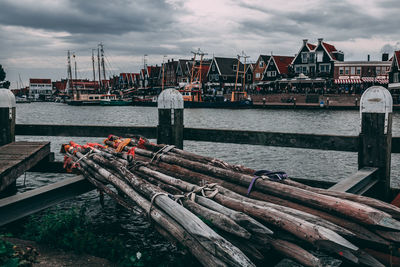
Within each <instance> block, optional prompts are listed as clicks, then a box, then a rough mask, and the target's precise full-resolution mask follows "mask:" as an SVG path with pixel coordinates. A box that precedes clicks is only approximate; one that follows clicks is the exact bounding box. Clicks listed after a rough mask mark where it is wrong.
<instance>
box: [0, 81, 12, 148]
mask: <svg viewBox="0 0 400 267" xmlns="http://www.w3.org/2000/svg"><path fill="white" fill-rule="evenodd" d="M15 109H16V104H15V96H14V94H13V93H12V92H11V91H10V90H8V89H5V88H0V146H3V145H5V144H8V143H11V142H14V141H15Z"/></svg>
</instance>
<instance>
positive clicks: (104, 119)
mask: <svg viewBox="0 0 400 267" xmlns="http://www.w3.org/2000/svg"><path fill="white" fill-rule="evenodd" d="M16 113H17V124H64V125H107V126H110V125H118V126H156V125H157V109H156V108H153V107H131V106H125V107H113V106H110V107H105V106H69V105H65V104H62V103H30V104H17V112H16ZM184 125H185V127H193V128H220V129H237V130H255V131H272V132H288V133H311V134H332V135H357V134H358V133H359V129H360V114H359V112H358V111H334V110H325V109H321V110H269V109H268V110H263V109H248V110H229V109H186V110H185V111H184ZM399 126H400V114H397V113H395V114H394V116H393V136H400V127H399ZM110 134H112V133H110ZM16 139H17V140H18V141H20V140H35V141H42V140H45V141H47V140H48V141H50V142H51V150H52V151H53V152H55V153H56V155H55V156H56V160H58V161H60V160H62V159H63V155H62V154H61V153H59V151H60V147H61V144H62V143H67V142H69V141H70V140H74V141H75V142H77V143H81V144H84V143H86V142H101V141H102V140H103V139H104V138H84V137H79V138H77V137H42V136H17V138H16ZM184 149H186V150H188V151H191V152H194V153H198V154H201V155H206V156H213V157H216V158H219V159H222V160H225V161H227V162H230V163H234V164H242V165H245V166H248V167H251V168H254V169H267V170H273V171H285V172H286V173H288V174H289V176H291V177H299V178H308V179H316V180H326V181H338V180H340V179H343V178H346V177H347V176H349V175H350V174H352V173H354V172H355V171H356V170H357V153H352V152H337V151H323V150H306V149H295V148H283V147H265V146H254V145H239V144H221V143H210V142H196V141H185V142H184ZM399 159H400V156H399V155H397V154H393V155H392V173H391V176H392V186H393V187H400V179H398V177H399V174H400V164H399ZM69 176H71V175H70V174H61V175H60V174H51V173H27V174H26V180H25V185H24V179H21V178H19V179H18V180H17V185H18V190H19V192H24V191H27V190H31V189H33V188H37V187H40V186H43V185H47V184H50V183H54V182H57V181H60V180H62V179H65V178H67V177H69ZM83 203H85V204H86V205H87V208H88V210H89V214H90V217H91V219H92V220H93V222H95V223H97V224H98V225H100V227H102V228H103V229H110V231H115V233H116V234H117V235H120V236H121V237H122V238H123V239H124V240H126V245H127V246H129V247H131V248H132V250H133V251H134V252H136V251H141V252H146V253H148V254H149V255H151V256H152V257H159V258H160V260H162V261H164V262H165V263H170V264H171V265H173V264H174V262H176V261H177V259H179V257H180V253H179V251H177V249H176V248H175V247H174V246H172V245H171V244H170V243H169V242H168V241H166V240H164V239H163V238H161V237H159V236H158V233H157V232H156V231H155V230H154V229H152V227H151V225H150V223H149V222H148V221H147V218H146V217H145V216H142V215H140V214H132V213H129V212H127V211H125V210H124V209H122V208H120V207H119V206H117V205H115V204H114V203H113V201H112V200H110V199H106V202H105V207H104V208H102V207H101V206H100V204H99V201H98V195H97V192H95V191H92V192H90V193H87V194H84V195H81V196H79V197H76V198H74V199H73V200H71V201H68V202H65V203H63V204H62V205H60V207H61V208H69V207H71V206H74V205H82V204H83ZM111 229H112V230H111Z"/></svg>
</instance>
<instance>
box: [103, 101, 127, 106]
mask: <svg viewBox="0 0 400 267" xmlns="http://www.w3.org/2000/svg"><path fill="white" fill-rule="evenodd" d="M100 105H101V106H131V105H132V102H130V101H123V100H117V101H100Z"/></svg>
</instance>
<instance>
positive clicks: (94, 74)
mask: <svg viewBox="0 0 400 267" xmlns="http://www.w3.org/2000/svg"><path fill="white" fill-rule="evenodd" d="M92 67H93V81H96V70H95V68H94V49H92Z"/></svg>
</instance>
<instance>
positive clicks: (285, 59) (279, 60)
mask: <svg viewBox="0 0 400 267" xmlns="http://www.w3.org/2000/svg"><path fill="white" fill-rule="evenodd" d="M272 57H273V58H274V61H275V64H276V67H277V68H278V70H279V73H280V74H288V73H289V68H288V67H289V65H290V64H291V63H292V61H293V59H294V57H289V56H272Z"/></svg>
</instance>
